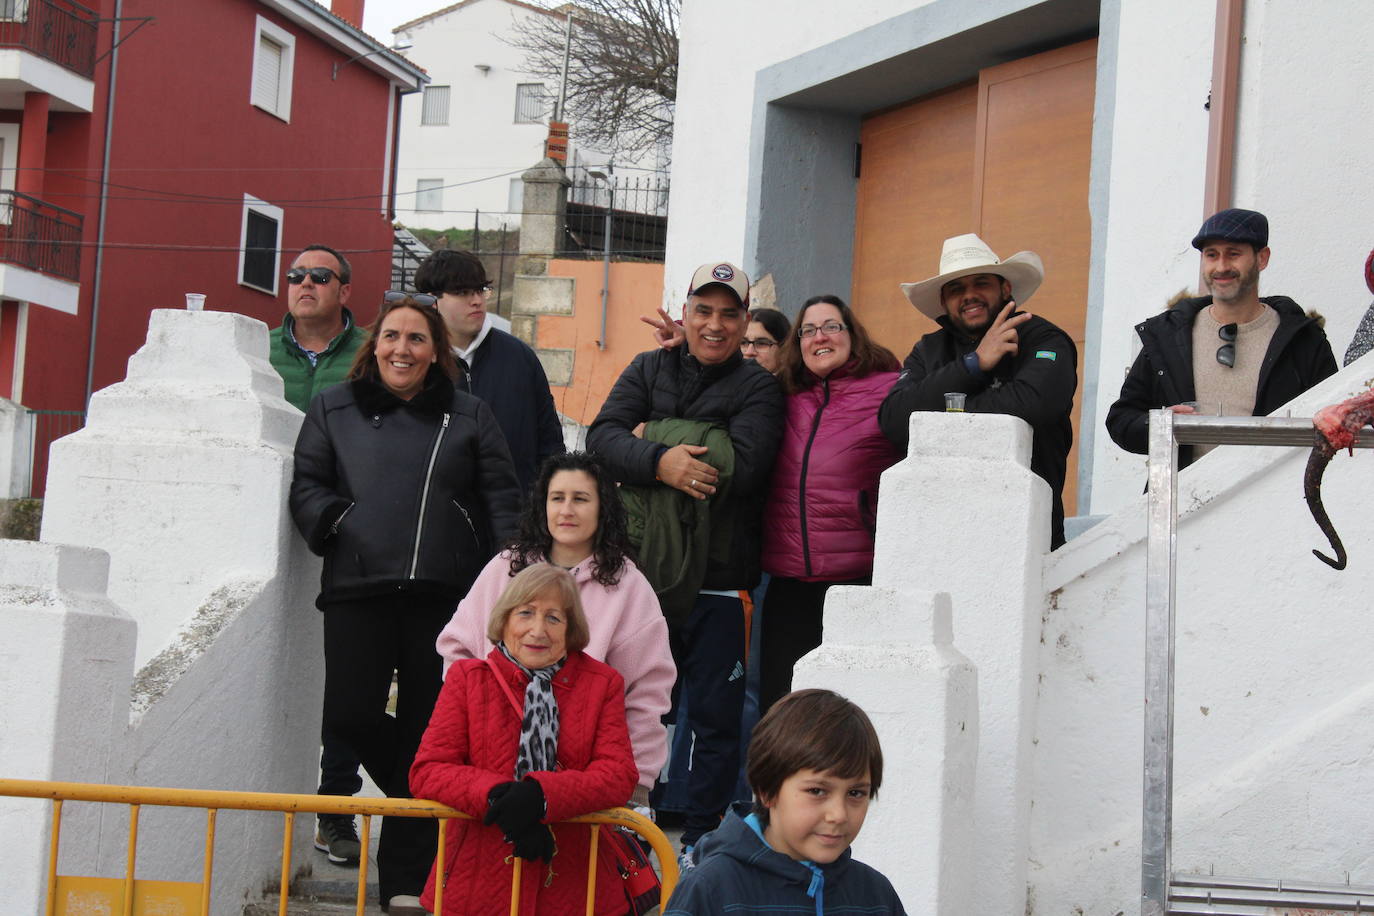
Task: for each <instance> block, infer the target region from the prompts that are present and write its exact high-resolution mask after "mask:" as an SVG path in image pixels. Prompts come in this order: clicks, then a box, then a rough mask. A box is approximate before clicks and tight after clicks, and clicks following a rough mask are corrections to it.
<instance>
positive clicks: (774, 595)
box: [759, 296, 899, 716]
mask: <svg viewBox="0 0 1374 916" xmlns="http://www.w3.org/2000/svg"><path fill="white" fill-rule="evenodd" d="M781 363H782V365H781V367H780V369H779V372H778V377H779V379H780V380H781V381H782V384H783V387H784V389H785V390H786V391H787V393H788V395H787V425H786V427H785V429H784V431H783V440H782V446H781V448H780V449H779V450H778V457H777V463H776V464H775V465H774V468H773V482H772V486H771V489H770V491H769V495H768V503H767V505H766V507H765V509H764V536H763V537H764V541H763V568H764V570H765V571H766V572H768V573H769V574H770V575H771V576H772V581H771V582H770V583H769V585H768V592H767V594H766V595H765V597H764V602H763V647H762V648H763V662H762V666H761V683H760V689H759V715H760V716H762V715H763V714H764V713H766V712H767V711H768V707H769V706H771V705H772V704H773V703H774V701H776V700H777V699H779V698H780V697H782V696H783V695H784V694H786V693H788V692H789V691H790V690H791V689H792V666H793V665H795V664H796V662H797V659H799V658H801V657H802V656H803V655H805V654H806V653H807V652H810V651H811V650H812V649H814V648H816V647H817V646H819V645H820V643H821V611H822V609H823V607H824V605H825V593H826V590H827V589H829V588H830V586H832V585H867V584H868V583H869V582H870V581H871V579H872V575H873V537H874V533H875V532H876V530H877V511H878V477H879V475H881V474H882V472H883V471H885V470H886V469H887V468H889V467H891V466H892V465H893V464H894V463H895V462H896V461H897V459H898V457H899V456H898V454H897V452H896V450H895V449H894V448H893V446H892V443H891V442H889V441H888V440H887V438H886V437H885V436H884V435H883V433H882V430H880V429H879V428H878V406H879V405H880V404H881V403H882V401H883V398H884V397H885V396H886V395H887V392H888V389H890V388H891V387H892V385H893V383H894V382H896V380H897V369H898V365H899V363H898V361H897V357H896V356H894V355H893V354H892V352H891V351H890V350H888V349H887V348H885V347H883V346H880V345H879V344H877V343H875V342H874V341H873V340H872V339H871V338H870V337H869V336H868V333H867V332H866V331H865V330H864V328H863V326H862V325H861V324H859V322H858V319H856V318H855V317H854V312H853V311H852V310H851V309H850V308H849V306H847V305H845V303H844V300H842V299H840V298H839V297H837V296H816V297H813V298H811V299H808V300H807V301H806V303H805V304H804V305H803V306H802V310H801V312H800V314H798V316H797V321H796V331H794V332H793V335H792V336H791V337H789V338H788V340H787V342H786V343H785V344H784V345H783V349H782V354H781Z"/></svg>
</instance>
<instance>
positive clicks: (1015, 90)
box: [851, 39, 1097, 515]
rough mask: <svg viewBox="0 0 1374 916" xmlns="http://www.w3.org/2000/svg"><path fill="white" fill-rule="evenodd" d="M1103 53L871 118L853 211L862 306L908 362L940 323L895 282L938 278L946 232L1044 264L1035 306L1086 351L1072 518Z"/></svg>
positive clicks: (1068, 504)
mask: <svg viewBox="0 0 1374 916" xmlns="http://www.w3.org/2000/svg"><path fill="white" fill-rule="evenodd" d="M1096 54H1097V42H1096V40H1095V39H1094V40H1091V41H1085V42H1080V43H1078V44H1074V45H1070V46H1067V47H1063V48H1056V49H1055V50H1053V51H1046V52H1044V53H1042V54H1036V55H1033V56H1031V57H1026V58H1022V59H1020V60H1016V61H1012V62H1010V63H1007V64H1002V65H1000V66H997V67H990V68H988V69H986V70H983V71H982V72H981V73H980V74H979V78H978V84H977V85H976V86H975V85H972V84H970V85H967V86H962V87H958V88H955V89H951V90H947V91H945V92H941V93H938V94H936V95H933V96H926V97H924V98H922V99H918V100H916V101H913V102H909V103H907V104H905V105H902V106H899V107H897V108H895V109H889V110H887V111H884V112H880V113H877V114H874V115H871V116H869V117H868V118H866V119H865V120H864V123H863V126H862V128H861V130H860V142H861V143H862V144H863V159H862V168H861V171H860V176H859V190H858V202H857V207H856V215H855V216H856V218H855V242H854V252H855V254H854V281H853V288H852V290H851V294H852V296H853V300H854V305H855V308H856V310H857V311H858V314H859V315H860V317H861V318H862V319H863V321H864V323H865V325H866V326H868V327H869V328H870V329H871V330H872V331H873V334H874V337H875V338H876V339H877V340H879V341H880V342H881V343H883V344H884V345H886V346H887V347H889V348H891V349H892V350H893V352H895V353H897V354H898V356H899V357H905V355H906V353H907V352H908V351H909V350H910V349H911V345H912V344H913V343H914V342H915V341H916V339H917V338H919V337H920V336H921V335H923V334H926V333H929V332H930V331H931V330H934V325H933V324H932V323H931V322H930V321H929V319H927V318H925V316H923V315H921V314H920V313H919V312H917V311H916V310H915V309H914V308H912V306H911V304H910V303H909V302H907V301H906V298H905V297H904V296H903V295H902V293H901V290H900V289H899V288H898V284H899V283H903V282H911V281H914V280H922V279H924V278H926V277H929V276H932V275H934V274H935V272H936V270H937V269H938V265H939V259H940V247H941V244H942V243H943V242H944V240H945V239H946V238H948V237H950V236H954V235H959V234H961V233H964V232H976V233H978V235H979V236H981V237H982V239H983V240H984V241H985V242H987V243H988V245H990V246H991V247H992V250H993V251H995V252H997V254H998V255H1000V256H1001V257H1008V256H1010V255H1012V254H1015V253H1016V252H1018V251H1023V250H1030V251H1034V252H1036V253H1037V254H1039V255H1040V257H1041V258H1042V259H1043V260H1044V263H1045V283H1044V285H1042V286H1041V287H1040V289H1039V290H1038V291H1037V292H1036V294H1035V297H1034V298H1033V299H1032V300H1030V302H1029V303H1027V304H1026V308H1027V310H1029V311H1031V312H1032V313H1034V314H1037V315H1041V316H1043V317H1044V318H1046V319H1048V320H1050V321H1052V322H1054V323H1055V324H1056V325H1058V326H1059V327H1061V328H1063V329H1064V331H1065V333H1067V334H1068V335H1069V336H1070V337H1071V338H1073V341H1074V344H1075V345H1076V346H1077V347H1078V393H1077V395H1076V396H1075V398H1074V411H1073V423H1074V430H1075V437H1074V438H1075V447H1074V449H1073V451H1072V452H1070V454H1069V463H1068V470H1067V480H1066V482H1065V485H1064V507H1065V511H1066V512H1067V513H1068V514H1069V515H1072V514H1074V509H1075V502H1076V500H1075V496H1076V491H1077V470H1078V449H1077V444H1076V442H1077V430H1078V428H1079V414H1080V408H1081V404H1082V395H1083V356H1084V354H1083V346H1084V327H1085V324H1086V317H1087V293H1088V260H1089V255H1090V245H1091V224H1090V221H1089V215H1088V173H1089V168H1090V165H1091V156H1092V121H1093V90H1094V83H1095V80H1096Z"/></svg>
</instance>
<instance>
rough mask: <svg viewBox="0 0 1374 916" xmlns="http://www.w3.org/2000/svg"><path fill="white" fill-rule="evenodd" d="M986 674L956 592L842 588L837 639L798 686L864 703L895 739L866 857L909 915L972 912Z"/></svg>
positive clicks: (883, 734)
mask: <svg viewBox="0 0 1374 916" xmlns="http://www.w3.org/2000/svg"><path fill="white" fill-rule="evenodd" d="M977 682H978V675H977V671H976V669H975V668H974V666H973V664H972V663H970V662H969V660H968V659H967V658H965V657H964V656H963V655H962V654H960V653H959V650H957V649H956V648H955V647H954V644H953V639H952V632H951V628H950V600H949V595H946V594H930V593H927V592H919V591H916V590H914V589H912V588H910V587H884V586H873V587H868V588H860V587H852V586H837V587H835V588H832V589H831V590H830V591H829V592H828V593H827V594H826V602H825V641H824V643H822V645H821V646H820V648H818V649H816V650H815V651H813V652H810V653H808V654H807V655H806V656H804V657H803V658H802V659H801V661H800V662H799V663H798V664H797V667H796V672H795V674H794V675H793V678H792V684H793V687H794V688H802V687H825V688H828V689H830V690H834V691H835V692H836V693H839V694H841V695H843V696H845V697H847V698H848V699H850V700H852V701H853V702H854V703H856V704H858V705H859V706H860V707H862V708H863V710H864V711H865V712H867V713H868V715H869V718H871V719H872V720H873V726H874V728H876V729H877V731H878V740H879V741H881V742H882V746H883V784H882V788H881V789H880V790H879V794H878V799H877V801H875V802H874V804H873V806H872V807H871V808H870V809H869V814H868V820H867V821H866V822H865V823H864V828H863V832H862V833H861V834H860V835H859V838H858V840H857V841H856V842H855V843H854V855H855V856H856V857H857V858H858V859H859V860H860V861H862V862H866V863H868V864H869V865H872V866H873V867H874V868H876V869H878V871H880V872H882V873H883V874H884V875H886V876H887V877H888V879H889V880H890V881H891V882H892V884H893V886H894V887H895V888H896V889H897V893H898V895H899V896H900V897H901V898H902V904H903V906H904V907H905V908H906V911H907V912H908V913H922V914H927V916H968V914H970V913H973V912H976V911H977V910H976V908H974V907H972V906H970V901H971V900H972V899H973V898H972V896H971V895H972V891H973V879H974V877H975V876H974V872H973V862H974V859H973V855H972V852H973V792H974V772H975V758H976V756H977V752H978V686H977Z"/></svg>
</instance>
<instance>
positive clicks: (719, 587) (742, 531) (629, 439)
mask: <svg viewBox="0 0 1374 916" xmlns="http://www.w3.org/2000/svg"><path fill="white" fill-rule="evenodd" d="M748 304H749V278H748V276H746V275H745V273H744V271H743V270H741V269H740V268H739V267H737V266H735V265H734V264H730V263H728V262H725V261H716V262H712V263H709V264H703V265H702V266H701V267H699V268H697V269H696V271H695V272H694V273H693V274H692V281H691V284H690V285H689V287H688V290H687V302H686V305H685V306H684V307H683V320H682V329H683V331H684V332H685V334H686V344H685V346H680V347H675V348H672V349H654V350H650V351H649V352H647V353H640V354H639V355H638V356H636V357H635V358H634V360H633V361H631V363H630V365H629V366H628V367H627V368H626V369H625V371H624V372H622V373H621V375H620V378H619V379H618V380H617V381H616V383H615V387H614V388H613V389H611V393H610V395H608V396H607V398H606V403H605V404H604V405H603V406H602V408H601V412H600V413H599V414H597V417H596V420H595V421H594V422H593V423H592V426H591V429H590V430H589V431H588V433H587V447H588V449H590V450H591V451H593V452H595V453H596V454H597V456H598V457H599V458H600V459H601V461H602V463H603V464H604V465H605V466H606V467H607V468H608V469H609V470H610V472H611V474H612V475H613V476H614V477H615V478H616V480H618V481H619V482H620V483H621V484H622V485H623V486H622V488H621V495H622V498H624V499H625V500H626V503H627V508H629V509H630V516H631V519H630V521H631V525H630V527H631V537H632V538H634V537H636V536H639V537H641V538H642V541H641V542H640V543H638V544H637V545H636V546H637V549H638V551H639V560H640V561H641V564H640V565H641V568H642V569H643V570H644V573H645V575H646V576H647V577H648V578H649V581H650V582H651V583H652V584H653V585H654V588H655V590H656V591H657V592H658V593H659V598H660V601H661V602H662V603H663V611H664V614H665V615H666V616H667V617H668V625H669V638H670V642H671V644H672V649H673V657H674V660H675V661H676V662H677V666H678V683H677V686H676V687H675V689H674V691H673V695H674V703H673V711H672V712H671V713H670V716H671V717H675V716H676V713H677V708H678V705H679V702H678V701H679V700H680V699H682V698H683V694H685V699H686V704H687V718H688V719H689V721H688V722H687V723H684V722H682V721H677V727H678V728H684V727H686V728H690V729H691V731H692V735H693V738H694V744H693V747H692V753H691V771H690V773H689V774H688V778H687V802H686V810H685V811H684V816H685V818H684V824H683V832H682V845H683V847H684V850H686V849H689V848H690V847H691V846H692V845H693V844H695V843H696V840H697V838H698V837H699V836H701V835H702V834H703V833H706V832H709V831H711V830H713V829H715V827H716V826H717V825H718V824H719V823H720V818H721V815H722V814H723V813H724V811H725V808H726V806H727V805H728V804H729V802H730V799H731V795H732V793H733V790H734V787H735V782H736V779H737V777H738V774H739V749H740V718H741V714H742V712H743V708H744V683H745V681H744V662H745V630H744V610H745V608H744V602H743V596H742V595H741V592H746V593H747V592H748V590H750V589H752V588H753V587H754V586H756V585H757V584H758V582H759V576H760V571H759V557H760V552H761V548H762V510H763V497H764V495H765V493H766V492H767V489H768V488H767V483H768V477H769V474H770V473H771V472H772V469H773V458H774V456H775V455H776V453H777V449H778V442H779V440H780V439H781V437H782V426H783V399H782V390H781V388H780V387H779V385H778V381H777V379H776V378H774V377H773V376H772V375H771V374H770V373H769V372H768V371H767V370H765V369H764V368H762V367H761V366H759V364H758V363H756V362H754V361H753V360H746V359H744V357H743V356H742V355H741V353H740V341H741V340H742V339H743V337H744V331H745V328H746V326H747V325H748V322H749V314H748V311H747V307H748ZM641 423H643V424H646V427H645V430H644V433H643V436H642V437H640V436H636V435H635V429H636V428H637V427H638V426H639V425H640V424H641ZM667 430H671V431H672V432H671V435H670V434H668V433H667V432H666V431H667ZM670 439H671V440H673V441H676V442H677V444H670V442H669V441H664V440H670ZM704 441H711V442H712V443H714V444H712V445H709V446H708V445H705V444H701V443H702V442H704ZM700 526H706V527H707V528H708V530H709V539H710V549H709V550H703V549H701V547H700V545H701V539H700V537H699V535H700V534H701V531H700ZM636 532H642V534H640V535H637V534H636ZM694 545H695V553H694V554H693V550H694ZM684 567H690V568H691V569H692V570H693V572H692V574H691V576H690V579H691V581H688V582H686V583H685V584H684V583H683V581H682V580H683V577H682V576H681V575H680V574H679V571H680V570H681V569H682V568H684ZM698 579H699V581H698ZM669 580H671V581H669Z"/></svg>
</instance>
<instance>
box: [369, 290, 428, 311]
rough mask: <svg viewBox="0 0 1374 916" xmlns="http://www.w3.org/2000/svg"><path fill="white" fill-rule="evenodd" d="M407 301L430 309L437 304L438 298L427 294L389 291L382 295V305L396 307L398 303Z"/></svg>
mask: <svg viewBox="0 0 1374 916" xmlns="http://www.w3.org/2000/svg"><path fill="white" fill-rule="evenodd" d="M407 300H409V301H410V302H413V303H414V304H416V305H423V306H426V307H428V308H432V307H434V306H436V305H438V304H439V297H438V296H431V295H430V294H429V293H408V292H405V291H404V290H399V289H389V290H387V291H386V292H384V293H382V305H396V304H397V303H399V302H405V301H407Z"/></svg>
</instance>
